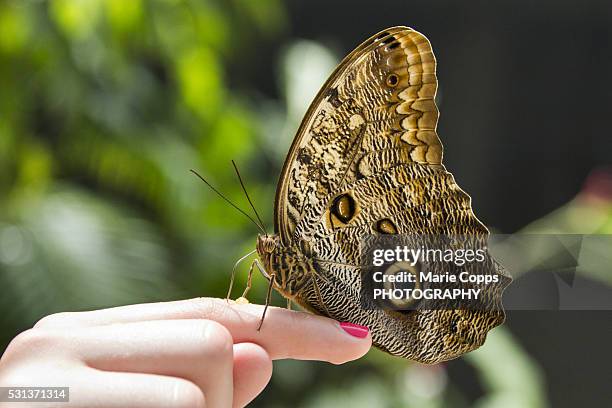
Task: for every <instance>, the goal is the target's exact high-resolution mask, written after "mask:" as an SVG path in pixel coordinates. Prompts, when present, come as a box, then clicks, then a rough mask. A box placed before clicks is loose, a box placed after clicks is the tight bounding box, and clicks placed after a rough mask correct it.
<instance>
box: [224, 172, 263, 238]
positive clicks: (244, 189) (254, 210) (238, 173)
mask: <svg viewBox="0 0 612 408" xmlns="http://www.w3.org/2000/svg"><path fill="white" fill-rule="evenodd" d="M232 165H233V166H234V170H236V175H237V176H238V181H240V186H241V187H242V191H244V195H245V196H246V198H247V200H248V201H249V204H250V205H251V208H252V209H253V212H254V213H255V216H256V217H257V219H258V220H259V224H260V225H261V228H262V229H263V230H264V231H266V225H265V224H264V223H263V221H262V220H261V217H260V216H259V214H258V213H257V210H256V209H255V206H254V205H253V202H252V201H251V197H249V193H247V190H246V187H245V186H244V183H243V182H242V177H240V172H239V171H238V166H236V162H234V161H233V160H232ZM265 234H266V235H268V233H267V232H265Z"/></svg>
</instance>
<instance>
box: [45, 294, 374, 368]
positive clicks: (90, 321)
mask: <svg viewBox="0 0 612 408" xmlns="http://www.w3.org/2000/svg"><path fill="white" fill-rule="evenodd" d="M263 308H264V307H263V306H261V305H254V304H236V303H234V302H230V303H228V302H226V301H225V300H222V299H215V298H197V299H190V300H182V301H176V302H167V303H150V304H139V305H130V306H122V307H116V308H112V309H103V310H96V311H92V312H79V313H61V314H59V315H52V316H50V317H48V318H45V319H43V320H41V322H39V323H38V325H37V327H74V326H81V325H105V324H112V323H117V322H132V321H141V320H165V319H210V320H214V321H216V322H218V323H220V324H222V325H223V326H225V327H226V328H227V329H228V330H229V331H230V333H231V334H232V337H233V338H234V342H235V343H245V342H248V343H256V344H259V345H261V346H262V347H263V348H265V349H266V351H267V352H268V354H269V355H270V357H271V358H272V359H279V358H294V359H300V360H323V361H329V362H332V363H335V364H340V363H344V362H346V361H350V360H354V359H357V358H359V357H361V356H363V355H364V354H365V353H367V351H368V350H369V348H370V346H371V343H372V338H371V336H370V333H369V332H368V333H367V334H366V335H365V337H363V338H360V337H355V336H352V335H350V334H349V333H348V332H347V331H345V330H343V329H342V328H341V326H340V324H339V323H338V322H336V321H334V320H332V319H329V318H326V317H323V316H317V315H313V314H310V313H305V312H297V311H292V310H287V309H281V308H277V307H271V308H269V309H268V313H267V315H266V319H265V322H264V324H263V327H262V329H261V331H257V327H258V324H259V320H260V319H261V316H262V313H263Z"/></svg>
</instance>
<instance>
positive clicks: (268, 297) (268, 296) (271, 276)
mask: <svg viewBox="0 0 612 408" xmlns="http://www.w3.org/2000/svg"><path fill="white" fill-rule="evenodd" d="M274 278H275V275H274V274H272V275H270V284H269V285H268V294H267V295H266V306H265V307H264V311H263V314H262V315H261V320H260V321H259V327H258V328H257V331H260V330H261V326H262V325H263V322H264V319H265V318H266V312H267V311H268V306H269V305H270V297H271V295H272V285H273V284H274Z"/></svg>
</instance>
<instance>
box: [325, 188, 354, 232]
mask: <svg viewBox="0 0 612 408" xmlns="http://www.w3.org/2000/svg"><path fill="white" fill-rule="evenodd" d="M356 208H357V206H356V205H355V199H354V198H353V197H351V195H350V194H348V193H345V194H342V195H339V196H338V197H336V199H335V200H334V202H333V203H332V207H331V212H332V214H334V215H335V216H336V218H338V219H339V220H340V221H342V222H343V223H345V224H346V223H348V222H349V221H350V220H351V219H352V218H353V217H354V216H355V210H356Z"/></svg>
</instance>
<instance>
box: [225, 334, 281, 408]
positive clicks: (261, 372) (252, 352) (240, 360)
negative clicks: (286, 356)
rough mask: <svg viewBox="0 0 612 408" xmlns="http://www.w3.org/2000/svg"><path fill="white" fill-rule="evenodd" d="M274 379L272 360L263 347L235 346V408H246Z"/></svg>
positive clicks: (251, 345) (243, 344)
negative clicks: (272, 378)
mask: <svg viewBox="0 0 612 408" xmlns="http://www.w3.org/2000/svg"><path fill="white" fill-rule="evenodd" d="M271 377H272V360H271V359H270V356H269V355H268V353H267V352H266V350H264V349H263V348H262V347H261V346H258V345H257V344H253V343H239V344H235V345H234V407H244V406H246V405H247V404H248V403H249V402H251V401H252V400H253V399H254V398H255V397H256V396H257V395H259V393H261V391H263V389H264V388H265V387H266V385H267V384H268V382H269V381H270V378H271Z"/></svg>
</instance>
